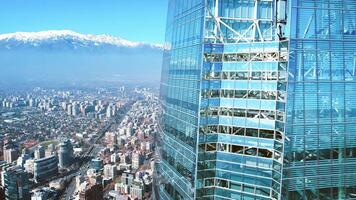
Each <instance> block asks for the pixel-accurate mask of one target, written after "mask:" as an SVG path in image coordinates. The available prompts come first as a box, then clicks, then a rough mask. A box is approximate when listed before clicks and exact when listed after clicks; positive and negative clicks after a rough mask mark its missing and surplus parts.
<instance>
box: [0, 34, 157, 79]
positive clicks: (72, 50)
mask: <svg viewBox="0 0 356 200" xmlns="http://www.w3.org/2000/svg"><path fill="white" fill-rule="evenodd" d="M162 50H163V48H162V46H161V45H155V44H147V43H142V42H132V41H128V40H125V39H122V38H118V37H113V36H109V35H87V34H80V33H76V32H73V31H42V32H17V33H9V34H2V35H0V86H1V85H2V84H4V83H19V82H27V81H34V80H35V81H48V82H61V81H64V82H65V81H83V82H88V81H89V82H92V81H128V80H131V81H158V80H159V77H160V71H161V65H162V52H163V51H162Z"/></svg>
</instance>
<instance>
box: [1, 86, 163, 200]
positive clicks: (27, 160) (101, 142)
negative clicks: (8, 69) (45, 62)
mask: <svg viewBox="0 0 356 200" xmlns="http://www.w3.org/2000/svg"><path fill="white" fill-rule="evenodd" d="M1 94H2V96H1V97H0V101H1V105H0V139H1V140H0V141H1V143H0V147H1V151H0V152H1V157H0V160H3V161H0V170H1V181H2V187H1V188H0V195H1V196H0V199H5V196H6V197H7V198H8V199H30V198H31V199H33V200H40V199H68V200H69V199H101V198H104V199H128V198H130V199H150V198H151V197H152V182H153V177H152V176H153V167H154V149H155V142H154V138H155V137H156V134H157V132H158V125H157V122H158V116H159V115H160V112H161V111H160V109H159V105H158V97H157V91H156V89H151V88H143V87H127V88H126V87H125V86H120V87H117V88H110V89H105V88H71V89H55V88H40V87H36V88H33V89H32V90H30V91H28V90H25V91H21V90H19V91H2V93H1ZM5 188H6V189H5Z"/></svg>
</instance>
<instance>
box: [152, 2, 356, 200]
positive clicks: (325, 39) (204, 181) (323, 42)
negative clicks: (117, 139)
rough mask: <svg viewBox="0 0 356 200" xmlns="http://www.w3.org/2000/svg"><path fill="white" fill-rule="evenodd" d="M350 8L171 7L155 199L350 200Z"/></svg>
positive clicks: (355, 61)
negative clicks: (158, 196)
mask: <svg viewBox="0 0 356 200" xmlns="http://www.w3.org/2000/svg"><path fill="white" fill-rule="evenodd" d="M355 5H356V2H355V1H353V0H323V1H322V0H291V1H286V0H260V1H253V0H195V1H191V0H171V1H170V3H169V14H168V20H167V32H166V41H167V43H166V51H165V53H164V61H163V70H162V81H161V99H162V103H163V108H164V115H163V118H162V122H161V128H162V147H161V149H160V150H161V151H160V153H161V158H162V159H161V161H160V162H159V165H158V170H157V172H158V173H159V174H160V175H161V176H160V177H161V179H160V187H159V193H160V198H161V199H266V200H267V199H328V198H329V199H352V198H356V196H353V195H354V194H355V187H356V181H353V180H356V179H355V178H356V177H355V176H356V174H354V173H353V172H352V169H356V162H355V161H354V160H356V159H355V158H356V148H355V147H356V103H354V102H356V66H355V65H356V52H355V48H353V47H354V46H355V44H356V38H355V35H356V13H355V12H356V7H355Z"/></svg>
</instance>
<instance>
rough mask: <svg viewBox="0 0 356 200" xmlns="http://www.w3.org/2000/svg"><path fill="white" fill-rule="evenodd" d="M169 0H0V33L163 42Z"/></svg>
mask: <svg viewBox="0 0 356 200" xmlns="http://www.w3.org/2000/svg"><path fill="white" fill-rule="evenodd" d="M167 4H168V0H0V34H3V33H11V32H18V31H44V30H62V29H66V30H73V31H76V32H80V33H88V34H110V35H114V36H119V37H123V38H126V39H129V40H133V41H143V42H150V43H163V41H164V31H165V23H166V15H167Z"/></svg>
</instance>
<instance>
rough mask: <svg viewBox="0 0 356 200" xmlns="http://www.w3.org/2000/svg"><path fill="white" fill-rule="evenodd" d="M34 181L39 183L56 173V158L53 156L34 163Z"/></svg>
mask: <svg viewBox="0 0 356 200" xmlns="http://www.w3.org/2000/svg"><path fill="white" fill-rule="evenodd" d="M33 168H34V170H33V171H34V180H35V181H36V182H37V183H39V182H41V181H45V180H48V179H50V178H52V177H53V176H55V175H57V173H58V158H57V156H55V155H52V156H49V157H46V158H41V159H36V160H35V161H34V166H33Z"/></svg>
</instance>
